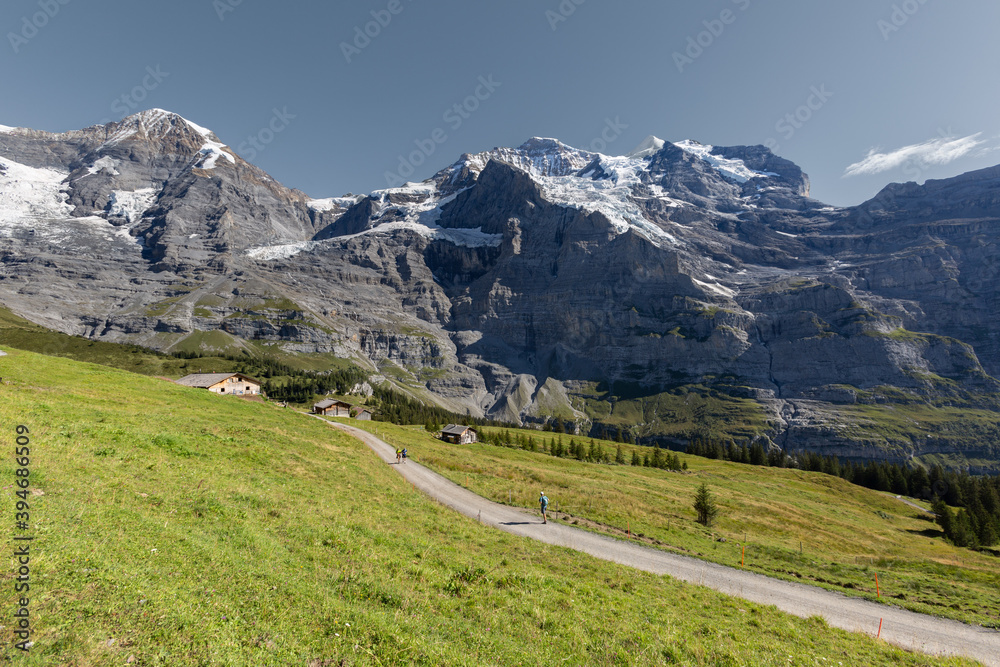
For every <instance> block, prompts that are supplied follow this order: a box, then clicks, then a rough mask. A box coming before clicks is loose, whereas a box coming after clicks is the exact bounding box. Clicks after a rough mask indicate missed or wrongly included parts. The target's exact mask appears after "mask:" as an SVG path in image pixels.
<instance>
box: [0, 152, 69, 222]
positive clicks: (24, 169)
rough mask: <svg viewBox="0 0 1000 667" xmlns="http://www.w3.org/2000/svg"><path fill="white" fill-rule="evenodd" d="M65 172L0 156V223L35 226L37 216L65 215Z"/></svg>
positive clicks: (40, 217)
mask: <svg viewBox="0 0 1000 667" xmlns="http://www.w3.org/2000/svg"><path fill="white" fill-rule="evenodd" d="M68 175H69V174H68V173H67V172H63V171H59V170H57V169H45V168H42V169H39V168H35V167H29V166H27V165H23V164H20V163H18V162H14V161H13V160H7V159H5V158H0V227H34V226H35V223H36V222H37V221H39V220H45V219H52V218H56V219H66V218H69V217H70V212H71V211H72V210H73V207H72V206H70V205H69V204H67V203H66V199H67V197H68V195H67V194H66V192H65V187H66V186H65V185H63V180H64V179H65V178H66V176H68Z"/></svg>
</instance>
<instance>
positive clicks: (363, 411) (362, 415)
mask: <svg viewBox="0 0 1000 667" xmlns="http://www.w3.org/2000/svg"><path fill="white" fill-rule="evenodd" d="M354 418H355V419H360V420H361V421H371V419H372V412H371V410H368V409H367V408H356V409H355V410H354Z"/></svg>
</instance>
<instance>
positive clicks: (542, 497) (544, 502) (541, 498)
mask: <svg viewBox="0 0 1000 667" xmlns="http://www.w3.org/2000/svg"><path fill="white" fill-rule="evenodd" d="M538 504H539V505H541V508H542V523H548V521H547V520H546V518H545V510H547V509H548V507H549V499H548V498H547V497H546V496H545V492H544V491H541V492H540V495H539V496H538Z"/></svg>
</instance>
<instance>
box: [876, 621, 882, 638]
mask: <svg viewBox="0 0 1000 667" xmlns="http://www.w3.org/2000/svg"><path fill="white" fill-rule="evenodd" d="M881 637H882V619H881V618H880V619H878V634H877V635H875V638H876V639H878V638H881Z"/></svg>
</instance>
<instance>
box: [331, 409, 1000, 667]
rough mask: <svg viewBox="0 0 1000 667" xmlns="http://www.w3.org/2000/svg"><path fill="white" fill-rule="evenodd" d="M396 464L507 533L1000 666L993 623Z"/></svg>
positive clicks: (382, 447) (384, 451) (367, 437)
mask: <svg viewBox="0 0 1000 667" xmlns="http://www.w3.org/2000/svg"><path fill="white" fill-rule="evenodd" d="M324 421H326V420H324ZM327 423H329V424H330V425H331V426H333V427H334V428H337V429H340V430H341V431H344V432H346V433H348V434H350V435H352V436H354V437H356V438H358V439H359V440H361V441H362V442H363V443H365V444H366V445H368V446H369V447H370V448H371V449H372V450H373V451H374V452H375V453H376V454H377V455H378V456H379V457H380V458H381V459H382V460H384V461H385V462H386V463H391V464H393V465H395V458H396V454H395V449H394V448H393V447H391V446H390V445H388V444H386V443H385V442H384V441H382V440H380V439H379V438H377V437H376V436H374V435H372V434H370V433H368V432H366V431H362V430H361V429H358V428H354V427H353V426H347V425H345V424H336V423H333V422H327ZM396 471H397V472H398V473H399V474H401V475H402V476H403V477H404V478H406V479H407V480H408V481H410V482H412V483H413V485H414V486H415V487H416V488H418V489H420V490H421V491H423V492H424V493H426V494H427V495H429V496H431V497H432V498H434V499H436V500H438V501H440V502H441V503H443V504H445V505H447V506H448V507H451V508H453V509H455V510H456V511H458V512H461V513H462V514H465V515H466V516H469V517H472V518H474V519H478V520H479V521H481V522H482V523H484V524H486V525H489V526H494V527H496V528H499V529H500V530H504V531H506V532H508V533H513V534H515V535H521V536H524V537H530V538H531V539H533V540H539V541H541V542H547V543H548V544H555V545H558V546H563V547H569V548H570V549H576V550H577V551H582V552H584V553H588V554H590V555H591V556H595V557H597V558H601V559H603V560H607V561H612V562H615V563H620V564H622V565H627V566H629V567H634V568H637V569H640V570H645V571H646V572H652V573H654V574H665V575H669V576H671V577H674V578H675V579H681V580H683V581H687V582H691V583H693V584H699V585H702V586H707V587H708V588H712V589H715V590H717V591H720V592H722V593H725V594H727V595H732V596H735V597H739V598H743V599H745V600H749V601H751V602H756V603H759V604H765V605H774V606H775V607H777V608H778V609H781V610H782V611H786V612H788V613H790V614H794V615H795V616H801V617H803V618H806V617H809V616H822V617H823V618H825V619H826V621H827V623H829V624H830V625H831V626H834V627H837V628H842V629H844V630H849V631H852V632H863V633H865V634H869V635H875V634H876V633H877V632H878V631H879V624H880V623H881V637H882V639H884V640H885V641H887V642H891V643H893V644H896V645H897V646H900V647H903V648H905V649H908V650H912V651H920V652H923V653H928V654H932V655H958V656H966V657H970V658H974V659H976V660H979V661H980V662H982V663H983V664H985V665H996V666H997V667H1000V632H996V631H994V630H989V629H986V628H983V627H980V626H973V625H966V624H964V623H959V622H958V621H951V620H947V619H942V618H937V617H934V616H927V615H925V614H918V613H915V612H912V611H906V610H904V609H899V608H898V607H892V606H889V605H882V604H876V603H874V602H868V601H867V600H861V599H858V598H850V597H847V596H844V595H840V594H839V593H834V592H832V591H827V590H824V589H822V588H816V587H813V586H806V585H803V584H796V583H792V582H788V581H783V580H780V579H771V578H769V577H765V576H763V575H760V574H755V573H753V572H747V571H745V570H739V569H735V568H731V567H726V566H723V565H717V564H715V563H709V562H706V561H701V560H698V559H696V558H689V557H686V556H679V555H677V554H672V553H668V552H665V551H659V550H657V549H651V548H648V547H643V546H640V545H638V544H633V543H630V542H624V541H621V540H615V539H612V538H610V537H605V536H602V535H597V534H595V533H590V532H587V531H584V530H581V529H579V528H573V527H570V526H566V525H563V524H558V523H553V522H549V523H548V524H547V525H543V524H542V522H541V519H540V518H539V515H538V513H537V512H533V513H532V512H528V511H526V510H522V509H518V508H514V507H509V506H506V505H500V504H497V503H494V502H492V501H489V500H486V499H485V498H482V497H480V496H477V495H476V494H474V493H472V492H471V491H468V490H467V489H464V488H462V487H460V486H458V485H457V484H455V483H453V482H451V481H449V480H447V479H445V478H444V477H442V476H441V475H438V474H437V473H435V472H431V471H430V470H428V469H427V468H425V467H423V466H421V465H420V464H418V463H415V462H413V461H409V462H407V463H406V464H403V465H396Z"/></svg>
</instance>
